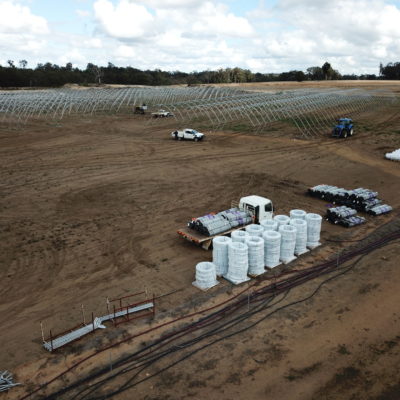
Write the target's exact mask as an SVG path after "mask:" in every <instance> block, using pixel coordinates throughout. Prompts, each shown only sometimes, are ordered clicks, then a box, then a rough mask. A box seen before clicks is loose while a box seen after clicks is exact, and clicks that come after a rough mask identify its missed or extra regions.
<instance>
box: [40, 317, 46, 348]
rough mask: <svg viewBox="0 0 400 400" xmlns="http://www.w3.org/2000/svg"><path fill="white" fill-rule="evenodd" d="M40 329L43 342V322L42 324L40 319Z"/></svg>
mask: <svg viewBox="0 0 400 400" xmlns="http://www.w3.org/2000/svg"><path fill="white" fill-rule="evenodd" d="M40 330H41V331H42V340H43V343H44V342H45V340H44V333H43V324H42V321H40Z"/></svg>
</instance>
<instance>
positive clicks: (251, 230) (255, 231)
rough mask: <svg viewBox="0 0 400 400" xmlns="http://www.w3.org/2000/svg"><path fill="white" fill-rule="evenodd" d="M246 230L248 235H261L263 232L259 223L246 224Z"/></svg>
mask: <svg viewBox="0 0 400 400" xmlns="http://www.w3.org/2000/svg"><path fill="white" fill-rule="evenodd" d="M245 229H246V232H247V233H248V234H249V235H250V236H258V237H261V236H262V234H263V233H264V228H263V227H262V226H261V225H257V224H250V225H247V226H246V228H245Z"/></svg>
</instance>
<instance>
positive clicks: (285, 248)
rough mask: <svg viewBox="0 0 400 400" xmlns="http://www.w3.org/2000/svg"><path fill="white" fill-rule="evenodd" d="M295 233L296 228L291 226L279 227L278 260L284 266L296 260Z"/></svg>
mask: <svg viewBox="0 0 400 400" xmlns="http://www.w3.org/2000/svg"><path fill="white" fill-rule="evenodd" d="M296 232H297V230H296V227H295V226H293V225H281V226H280V227H279V233H280V234H281V235H282V240H281V255H280V260H281V261H282V262H283V263H285V264H287V263H289V262H291V261H293V260H294V259H295V258H296V257H295V256H294V249H295V247H296Z"/></svg>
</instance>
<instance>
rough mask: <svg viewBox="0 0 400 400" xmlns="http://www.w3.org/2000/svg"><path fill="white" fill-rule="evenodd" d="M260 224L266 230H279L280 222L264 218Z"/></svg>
mask: <svg viewBox="0 0 400 400" xmlns="http://www.w3.org/2000/svg"><path fill="white" fill-rule="evenodd" d="M260 225H261V226H262V227H263V228H264V232H265V231H277V230H278V225H279V224H278V222H277V221H275V220H273V219H263V220H261V221H260Z"/></svg>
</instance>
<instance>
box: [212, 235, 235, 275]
mask: <svg viewBox="0 0 400 400" xmlns="http://www.w3.org/2000/svg"><path fill="white" fill-rule="evenodd" d="M231 242H232V239H231V238H230V237H228V236H217V237H215V238H214V239H213V263H214V264H215V267H216V272H217V276H222V275H225V274H226V273H227V272H228V246H229V243H231Z"/></svg>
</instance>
